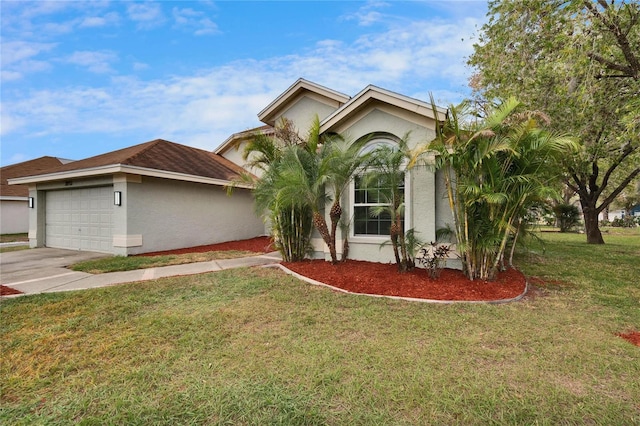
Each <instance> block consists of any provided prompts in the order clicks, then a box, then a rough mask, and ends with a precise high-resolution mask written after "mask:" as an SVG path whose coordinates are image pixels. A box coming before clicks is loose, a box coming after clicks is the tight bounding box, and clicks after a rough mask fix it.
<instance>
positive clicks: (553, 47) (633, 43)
mask: <svg viewBox="0 0 640 426" xmlns="http://www.w3.org/2000/svg"><path fill="white" fill-rule="evenodd" d="M488 16H489V21H488V22H487V24H485V25H484V26H483V28H482V31H481V34H480V38H479V42H478V43H477V44H476V45H475V50H474V53H473V55H472V56H471V58H470V60H469V63H470V64H471V65H473V66H474V67H476V68H477V70H478V74H476V75H475V76H474V79H473V80H472V85H473V86H474V89H475V90H476V92H477V93H478V94H479V95H480V96H481V97H483V98H484V99H492V98H497V97H503V98H504V97H507V96H517V97H518V98H519V99H521V100H522V101H523V102H524V103H525V105H526V106H527V107H528V108H531V109H538V110H542V111H545V112H546V113H547V114H548V115H549V116H550V117H551V120H552V127H553V128H555V129H556V130H559V131H563V132H569V133H571V134H574V135H576V136H577V137H578V138H579V140H580V142H581V150H580V151H579V152H578V153H577V154H576V155H574V156H571V157H568V158H566V159H565V162H564V165H563V167H564V171H565V173H564V178H565V182H566V184H567V186H568V187H569V188H570V189H572V190H573V191H575V193H576V194H577V195H578V197H579V199H580V204H581V207H582V211H583V215H584V220H585V229H586V234H587V242H589V243H594V244H602V243H604V240H603V238H602V234H601V233H600V229H599V227H598V214H599V213H600V212H601V211H603V210H604V209H605V208H607V206H609V204H611V202H612V201H613V200H614V199H615V198H616V197H617V196H618V195H619V194H620V193H621V192H622V191H623V190H624V188H625V187H626V186H627V185H629V184H630V183H631V182H633V181H634V179H636V177H637V176H638V175H639V174H640V167H639V166H638V163H639V161H638V154H639V149H640V136H639V134H640V103H639V102H638V97H640V53H639V52H640V5H639V4H638V3H637V2H634V1H631V2H629V1H624V0H623V1H616V2H607V1H604V0H596V1H594V0H500V1H492V2H490V3H489V13H488ZM627 164H633V167H625V165H627Z"/></svg>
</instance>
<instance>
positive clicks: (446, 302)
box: [263, 263, 529, 305]
mask: <svg viewBox="0 0 640 426" xmlns="http://www.w3.org/2000/svg"><path fill="white" fill-rule="evenodd" d="M263 268H280V269H281V270H282V271H283V272H285V273H286V274H289V275H292V276H294V277H296V278H298V279H299V280H302V281H305V282H307V283H309V284H313V285H317V286H321V287H327V288H329V289H331V290H335V291H339V292H341V293H345V294H353V295H357V296H369V297H379V298H386V299H393V300H405V301H407V302H422V303H433V304H441V305H451V304H455V303H469V304H478V303H483V304H493V305H498V304H503V303H511V302H518V301H520V300H522V298H523V297H524V296H525V295H526V294H527V292H528V291H529V281H528V280H526V278H525V284H524V291H523V292H522V293H521V294H519V295H518V296H516V297H512V298H509V299H498V300H436V299H420V298H417V297H403V296H388V295H384V294H369V293H354V292H352V291H349V290H345V289H343V288H340V287H334V286H332V285H329V284H326V283H323V282H321V281H317V280H314V279H312V278H309V277H305V276H304V275H301V274H299V273H297V272H294V271H292V270H290V269H289V268H287V267H286V266H284V265H282V264H280V263H272V264H269V265H264V266H263Z"/></svg>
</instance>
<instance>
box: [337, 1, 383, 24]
mask: <svg viewBox="0 0 640 426" xmlns="http://www.w3.org/2000/svg"><path fill="white" fill-rule="evenodd" d="M388 6H389V4H388V3H386V2H383V1H368V2H366V4H365V5H364V6H362V7H361V8H360V9H358V11H356V12H355V13H353V14H351V15H345V16H343V17H342V18H341V19H343V20H345V21H356V22H357V23H358V25H359V26H362V27H369V26H371V25H373V24H376V23H378V22H381V21H384V20H385V15H384V14H383V13H381V12H378V10H376V9H383V8H386V7H388Z"/></svg>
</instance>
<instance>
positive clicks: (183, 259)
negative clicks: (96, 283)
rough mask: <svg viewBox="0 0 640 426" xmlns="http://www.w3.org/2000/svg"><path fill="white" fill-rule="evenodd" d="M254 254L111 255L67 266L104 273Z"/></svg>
mask: <svg viewBox="0 0 640 426" xmlns="http://www.w3.org/2000/svg"><path fill="white" fill-rule="evenodd" d="M255 255H256V253H254V252H250V251H244V250H224V251H208V252H204V253H184V254H170V255H159V256H126V257H125V256H113V257H105V258H102V259H96V260H87V261H85V262H80V263H75V264H73V265H71V266H69V268H70V269H73V270H74V271H80V272H88V273H90V274H104V273H107V272H117V271H131V270H134V269H145V268H157V267H160V266H170V265H182V264H185V263H194V262H209V261H211V260H221V259H235V258H238V257H247V256H255Z"/></svg>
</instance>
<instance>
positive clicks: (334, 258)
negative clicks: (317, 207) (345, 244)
mask: <svg viewBox="0 0 640 426" xmlns="http://www.w3.org/2000/svg"><path fill="white" fill-rule="evenodd" d="M313 225H314V226H315V227H316V229H317V230H318V232H319V233H320V236H321V237H322V240H323V241H324V242H325V244H326V245H328V246H329V254H331V263H337V262H338V255H337V253H336V246H335V244H334V245H333V246H332V245H331V234H330V233H329V228H327V221H326V220H324V216H322V214H320V212H313Z"/></svg>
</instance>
